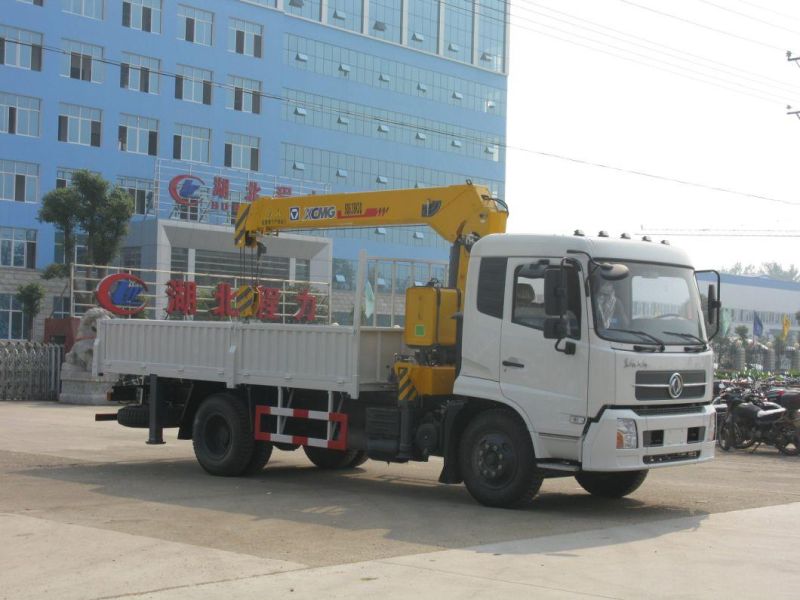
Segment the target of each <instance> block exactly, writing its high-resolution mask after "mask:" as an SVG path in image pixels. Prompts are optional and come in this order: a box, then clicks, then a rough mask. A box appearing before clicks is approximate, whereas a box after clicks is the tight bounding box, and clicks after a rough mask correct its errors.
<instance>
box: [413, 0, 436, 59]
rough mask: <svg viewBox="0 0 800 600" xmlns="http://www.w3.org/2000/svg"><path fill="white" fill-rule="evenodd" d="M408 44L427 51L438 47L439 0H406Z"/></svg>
mask: <svg viewBox="0 0 800 600" xmlns="http://www.w3.org/2000/svg"><path fill="white" fill-rule="evenodd" d="M407 43H408V45H409V46H410V47H411V48H419V49H420V50H426V51H428V52H437V51H438V48H439V0H408V42H407Z"/></svg>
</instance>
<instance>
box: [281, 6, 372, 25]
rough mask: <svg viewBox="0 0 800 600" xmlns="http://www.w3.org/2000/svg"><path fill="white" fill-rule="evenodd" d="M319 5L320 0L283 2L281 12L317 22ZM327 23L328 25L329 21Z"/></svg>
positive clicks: (319, 11) (319, 15)
mask: <svg viewBox="0 0 800 600" xmlns="http://www.w3.org/2000/svg"><path fill="white" fill-rule="evenodd" d="M321 4H322V3H321V2H320V0H283V10H284V12H286V13H287V14H290V15H294V16H295V17H303V18H305V19H311V20H313V21H319V20H320V17H321V15H322V8H321ZM328 22H329V23H330V19H328ZM358 31H361V29H358Z"/></svg>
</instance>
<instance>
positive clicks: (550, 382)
mask: <svg viewBox="0 0 800 600" xmlns="http://www.w3.org/2000/svg"><path fill="white" fill-rule="evenodd" d="M548 262H549V263H550V264H552V265H557V264H558V262H559V259H557V258H551V259H549V261H548V260H547V259H545V258H542V259H537V258H518V259H513V258H512V259H509V261H508V267H507V273H506V297H505V310H504V314H503V320H502V332H501V342H500V387H501V390H502V393H503V396H504V397H506V398H507V399H508V400H510V401H511V402H513V403H514V404H516V405H517V406H519V407H520V408H521V409H522V410H524V411H525V412H526V413H527V414H528V417H529V419H530V422H531V423H532V424H533V429H534V430H535V431H536V432H537V433H538V434H539V440H540V444H541V445H542V446H543V448H544V449H545V454H546V456H541V458H545V457H547V456H552V457H556V458H569V459H574V460H580V456H579V447H580V444H579V440H580V437H581V435H582V432H583V427H584V424H585V423H586V415H587V409H588V384H587V379H588V378H587V373H588V361H589V343H588V339H589V336H588V331H587V323H586V298H585V297H584V294H583V292H582V290H583V289H584V288H583V285H582V273H580V272H578V270H577V269H575V268H572V267H570V268H569V270H568V272H567V294H568V303H567V304H568V307H569V310H568V312H567V318H568V321H569V334H568V335H569V337H568V338H566V339H565V340H562V341H561V342H560V344H559V346H560V347H561V348H563V347H564V345H565V342H571V343H572V344H574V347H575V348H574V349H575V352H574V354H566V353H564V352H559V351H557V350H556V349H555V348H554V340H547V339H545V338H544V332H543V328H544V319H545V313H544V271H545V268H547V266H548ZM611 376H613V374H612V375H611Z"/></svg>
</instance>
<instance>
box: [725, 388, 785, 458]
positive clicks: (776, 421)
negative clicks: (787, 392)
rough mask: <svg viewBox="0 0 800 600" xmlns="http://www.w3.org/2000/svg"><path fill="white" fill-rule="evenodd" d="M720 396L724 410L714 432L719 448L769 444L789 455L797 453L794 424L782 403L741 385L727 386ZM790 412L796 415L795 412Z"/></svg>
mask: <svg viewBox="0 0 800 600" xmlns="http://www.w3.org/2000/svg"><path fill="white" fill-rule="evenodd" d="M776 397H777V394H776ZM720 398H721V400H723V401H724V402H725V405H726V409H727V410H725V411H724V412H725V417H724V420H722V423H721V425H720V427H719V431H718V435H717V439H718V443H719V447H720V448H721V449H722V450H725V451H730V450H732V449H734V448H736V449H743V448H749V447H751V446H753V445H754V444H759V445H761V444H769V445H771V446H775V447H776V448H777V449H778V450H779V451H780V452H781V453H783V454H786V455H788V456H797V455H798V454H799V453H800V447H799V446H798V443H799V442H800V436H799V435H798V428H797V426H796V424H797V423H796V421H795V420H794V419H793V418H792V417H790V416H789V415H790V412H789V411H788V410H787V409H786V408H785V407H784V406H781V405H780V404H779V403H777V402H770V401H768V400H767V399H766V398H765V397H764V396H763V395H762V394H761V393H760V392H757V391H755V390H753V389H747V388H742V387H734V388H728V389H726V390H725V391H724V392H723V393H722V394H721V396H720ZM791 414H793V415H794V416H795V417H796V416H797V415H796V411H793V412H792V413H791Z"/></svg>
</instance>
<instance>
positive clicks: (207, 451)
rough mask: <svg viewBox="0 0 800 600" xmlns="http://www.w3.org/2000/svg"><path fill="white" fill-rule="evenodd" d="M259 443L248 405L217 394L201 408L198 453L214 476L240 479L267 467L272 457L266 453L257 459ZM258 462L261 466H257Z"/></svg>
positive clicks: (197, 426)
mask: <svg viewBox="0 0 800 600" xmlns="http://www.w3.org/2000/svg"><path fill="white" fill-rule="evenodd" d="M255 443H256V442H255V440H254V439H253V432H252V431H251V430H250V419H249V416H248V413H247V405H246V404H245V403H244V402H243V401H242V400H241V399H239V398H237V397H236V396H232V395H230V394H213V395H211V396H209V397H208V398H206V399H205V400H204V401H203V403H202V404H201V405H200V407H199V408H198V409H197V413H196V414H195V416H194V428H193V433H192V444H193V446H194V454H195V456H196V457H197V462H199V463H200V466H201V467H203V468H204V469H205V470H206V471H208V472H209V473H211V474H212V475H221V476H225V477H236V476H238V475H242V474H244V473H245V472H246V471H250V472H252V471H254V470H258V469H259V468H260V467H263V466H264V464H265V463H266V459H268V458H269V455H268V454H266V452H262V453H259V456H258V457H256V458H255V459H254V456H253V455H254V448H255ZM270 451H271V449H270ZM265 455H266V456H265ZM262 460H263V462H262ZM254 462H255V463H261V464H259V465H258V466H257V467H256V464H253V463H254Z"/></svg>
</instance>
